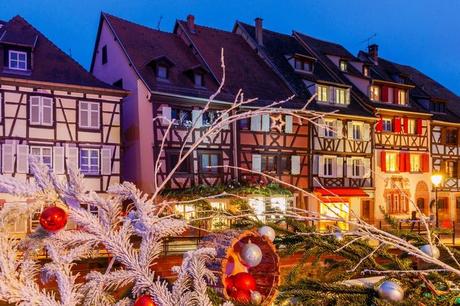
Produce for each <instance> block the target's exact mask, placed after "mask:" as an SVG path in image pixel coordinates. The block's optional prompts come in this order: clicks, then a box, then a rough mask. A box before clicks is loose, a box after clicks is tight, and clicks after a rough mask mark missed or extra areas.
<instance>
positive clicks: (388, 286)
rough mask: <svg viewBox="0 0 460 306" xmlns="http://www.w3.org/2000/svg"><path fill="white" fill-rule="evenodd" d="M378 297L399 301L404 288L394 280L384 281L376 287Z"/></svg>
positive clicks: (402, 295) (402, 296)
mask: <svg viewBox="0 0 460 306" xmlns="http://www.w3.org/2000/svg"><path fill="white" fill-rule="evenodd" d="M377 293H378V295H379V297H381V298H382V299H385V300H387V301H391V302H400V301H402V300H403V299H404V290H403V289H402V288H401V286H400V285H398V284H397V283H396V282H394V281H389V280H388V281H384V282H383V283H381V284H380V286H379V287H378V288H377Z"/></svg>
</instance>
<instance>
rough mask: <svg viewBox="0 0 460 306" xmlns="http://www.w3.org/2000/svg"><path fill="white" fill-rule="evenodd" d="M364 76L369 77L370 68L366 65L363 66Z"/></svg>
mask: <svg viewBox="0 0 460 306" xmlns="http://www.w3.org/2000/svg"><path fill="white" fill-rule="evenodd" d="M363 74H364V76H366V77H368V76H369V66H366V65H364V66H363Z"/></svg>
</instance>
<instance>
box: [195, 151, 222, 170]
mask: <svg viewBox="0 0 460 306" xmlns="http://www.w3.org/2000/svg"><path fill="white" fill-rule="evenodd" d="M198 155H199V156H200V173H209V174H217V173H219V171H220V169H219V168H218V167H217V166H219V159H220V156H219V154H218V153H200V154H198Z"/></svg>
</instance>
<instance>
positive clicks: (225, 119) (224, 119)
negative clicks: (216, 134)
mask: <svg viewBox="0 0 460 306" xmlns="http://www.w3.org/2000/svg"><path fill="white" fill-rule="evenodd" d="M227 120H228V113H223V114H222V121H224V122H225V121H227ZM222 129H224V130H228V129H230V125H229V124H224V125H223V126H222Z"/></svg>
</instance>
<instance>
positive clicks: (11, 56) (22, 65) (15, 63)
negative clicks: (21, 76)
mask: <svg viewBox="0 0 460 306" xmlns="http://www.w3.org/2000/svg"><path fill="white" fill-rule="evenodd" d="M8 68H9V69H13V70H22V71H25V70H27V52H23V51H16V50H9V51H8Z"/></svg>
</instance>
